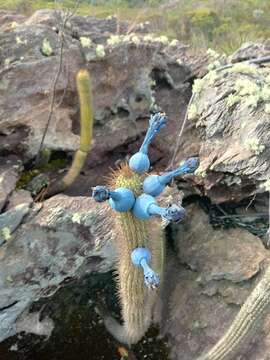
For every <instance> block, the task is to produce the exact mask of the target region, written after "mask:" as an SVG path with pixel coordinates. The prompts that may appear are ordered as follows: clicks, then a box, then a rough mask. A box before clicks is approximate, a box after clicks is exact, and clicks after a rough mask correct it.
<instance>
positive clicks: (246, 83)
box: [234, 79, 260, 96]
mask: <svg viewBox="0 0 270 360" xmlns="http://www.w3.org/2000/svg"><path fill="white" fill-rule="evenodd" d="M234 89H235V90H236V92H237V94H238V95H240V96H245V95H256V94H258V93H259V92H260V88H259V86H258V85H257V84H255V82H254V81H251V80H248V79H237V80H236V82H235V86H234Z"/></svg>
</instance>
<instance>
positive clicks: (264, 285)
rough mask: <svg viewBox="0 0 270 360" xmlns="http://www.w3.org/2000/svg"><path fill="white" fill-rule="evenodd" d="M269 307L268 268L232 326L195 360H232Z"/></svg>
mask: <svg viewBox="0 0 270 360" xmlns="http://www.w3.org/2000/svg"><path fill="white" fill-rule="evenodd" d="M269 307H270V266H269V267H268V268H267V270H266V272H265V274H264V275H263V277H262V279H261V280H260V282H259V283H258V285H257V286H256V287H255V289H254V290H253V291H252V293H251V294H250V296H249V297H248V299H247V300H246V302H245V303H244V305H243V306H242V307H241V309H240V311H239V313H238V314H237V316H236V318H235V319H234V321H233V323H232V325H231V326H230V328H229V329H228V331H227V332H226V333H225V334H224V335H223V337H222V338H221V339H220V340H219V341H218V342H217V344H216V345H215V346H213V348H212V349H210V350H209V351H208V352H207V353H206V354H204V355H202V356H200V357H199V358H198V359H197V360H232V359H235V358H236V357H235V356H236V355H237V352H238V351H239V349H240V348H241V347H242V346H243V345H244V344H245V342H246V341H247V340H248V339H250V337H251V336H252V335H254V334H255V331H256V329H257V328H258V327H259V326H260V325H261V323H262V321H263V320H264V319H265V316H266V313H267V312H268V311H269Z"/></svg>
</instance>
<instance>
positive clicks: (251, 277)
mask: <svg viewBox="0 0 270 360" xmlns="http://www.w3.org/2000/svg"><path fill="white" fill-rule="evenodd" d="M174 239H175V246H176V249H177V254H178V255H177V257H176V256H175V255H173V254H172V253H169V256H168V264H167V269H166V273H167V281H166V279H165V288H164V291H163V295H162V303H163V304H164V306H163V312H162V320H161V324H162V332H163V333H164V334H167V335H168V336H169V343H170V344H171V346H172V351H171V359H173V360H174V359H175V360H176V359H179V360H180V359H181V360H194V359H196V358H197V357H198V356H199V355H200V354H201V353H202V352H204V351H205V350H206V349H209V348H210V347H211V346H212V345H214V344H215V343H216V341H217V340H219V338H220V337H221V336H222V335H223V333H224V332H225V331H226V330H227V329H228V327H229V325H230V324H231V322H232V320H233V319H234V317H235V315H236V314H237V312H238V310H239V307H240V305H241V304H243V302H244V301H245V299H246V298H247V296H248V294H249V293H250V292H251V290H252V288H253V287H254V286H255V284H256V283H257V282H258V280H259V279H260V276H261V268H262V267H263V266H264V265H265V264H266V263H269V261H270V255H269V251H267V250H265V249H264V247H263V245H262V243H261V240H260V239H258V238H256V237H255V236H253V235H251V234H250V233H249V232H247V231H245V230H242V229H230V230H213V229H212V227H211V225H209V224H208V217H207V215H206V214H205V213H204V212H203V211H202V210H201V209H199V208H198V207H197V206H196V205H192V206H189V208H188V216H187V218H186V220H185V222H184V223H183V224H182V225H181V226H179V227H177V230H176V233H175V235H174ZM167 304H169V306H167ZM269 330H270V327H269V317H267V319H266V320H265V325H264V329H258V332H257V334H256V337H255V338H254V339H253V341H252V343H251V344H246V346H245V348H244V349H242V350H243V351H242V353H241V354H242V355H241V356H240V357H239V358H238V359H241V360H267V359H269V357H268V355H267V354H268V353H269V352H270V348H269V335H268V332H269Z"/></svg>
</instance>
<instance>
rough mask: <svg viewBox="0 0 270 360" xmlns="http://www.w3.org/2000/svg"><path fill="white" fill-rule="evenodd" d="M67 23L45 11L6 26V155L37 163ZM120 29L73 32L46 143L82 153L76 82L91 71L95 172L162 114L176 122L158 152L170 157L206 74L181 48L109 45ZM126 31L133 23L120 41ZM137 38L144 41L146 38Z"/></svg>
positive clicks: (2, 67) (74, 24)
mask: <svg viewBox="0 0 270 360" xmlns="http://www.w3.org/2000/svg"><path fill="white" fill-rule="evenodd" d="M6 17H7V15H6ZM60 17H61V13H59V12H58V13H57V12H54V11H53V10H40V11H37V12H36V13H35V14H33V15H32V16H31V17H30V18H28V19H24V18H22V19H20V21H18V23H16V25H14V22H13V23H12V22H10V23H9V22H8V21H7V19H6V20H5V21H3V24H2V28H1V30H2V35H1V39H0V46H1V55H0V81H1V86H0V94H4V95H5V96H1V100H0V108H1V111H0V132H1V135H2V139H1V138H0V140H1V141H2V142H3V146H5V148H6V150H7V151H11V152H13V153H17V154H19V155H20V156H22V157H23V159H29V158H33V157H34V156H35V155H36V153H37V151H38V148H39V144H40V140H41V137H42V134H43V131H44V128H45V125H46V122H47V118H48V113H49V110H50V101H51V90H52V84H53V80H54V78H55V76H56V73H57V71H58V66H59V54H60V43H59V36H58V28H59V26H58V23H59V18H60ZM117 24H118V22H117V21H116V19H115V18H112V19H108V20H101V19H100V20H99V19H95V18H92V17H81V16H75V17H74V18H72V19H71V20H70V22H69V23H68V24H67V29H66V35H65V43H64V49H63V64H62V68H61V72H60V75H59V80H58V82H57V84H56V107H55V110H54V112H53V117H52V120H51V123H50V126H49V130H48V133H47V136H46V138H45V147H47V148H49V149H52V150H63V151H74V150H75V149H76V148H77V146H78V142H79V137H78V134H79V109H78V99H77V94H76V85H75V75H76V73H77V71H78V70H79V69H80V68H82V67H86V68H87V69H89V70H90V73H91V76H92V84H93V94H94V108H95V115H94V117H95V131H94V133H95V141H94V145H93V150H92V155H91V157H90V160H89V162H91V164H92V166H93V163H95V162H96V163H97V162H100V161H101V159H103V158H104V154H106V153H108V152H110V151H112V150H114V149H115V148H117V147H120V146H122V145H126V144H128V143H129V142H130V141H131V140H134V139H136V137H138V136H140V135H142V134H143V132H144V131H145V129H146V126H147V120H146V117H148V116H149V110H150V109H151V107H155V106H156V107H161V108H162V109H163V110H164V111H166V112H167V113H168V115H169V116H170V117H171V124H170V125H169V126H168V129H167V130H165V135H164V136H167V139H166V141H163V142H162V141H160V143H158V144H157V147H158V149H160V150H159V151H161V152H163V153H166V152H167V154H166V155H167V156H169V153H168V150H170V147H169V144H171V142H172V135H173V136H175V131H173V129H175V128H176V127H177V128H178V127H179V124H178V122H179V105H180V103H182V104H183V107H185V105H186V101H187V96H186V90H187V89H188V88H189V86H190V84H189V81H190V79H192V78H193V77H194V74H196V73H198V71H199V70H198V69H199V68H200V62H199V66H198V59H196V61H195V60H194V59H192V57H189V56H188V54H187V53H186V48H185V47H183V46H181V45H179V46H178V47H177V46H176V47H170V46H169V45H167V44H162V43H159V42H149V41H148V42H147V41H144V42H143V41H141V42H140V43H139V44H136V43H134V42H132V40H131V39H130V40H128V41H125V42H124V41H123V42H120V43H118V44H116V45H107V42H106V41H107V39H108V38H110V36H111V35H113V34H116V32H117V31H118V30H119V29H118V25H117ZM0 25H1V23H0ZM126 30H127V23H125V22H123V23H121V22H120V33H119V34H120V35H121V34H122V33H123V34H126ZM134 31H136V29H135V30H134ZM137 35H138V36H139V37H140V39H143V33H141V32H140V31H139V30H138V32H137ZM137 35H136V36H137ZM82 39H87V41H88V42H86V43H85V41H83V40H82ZM135 39H136V38H135ZM44 41H46V42H47V43H48V44H49V47H50V49H49V52H48V53H46V49H45V50H44V48H43V45H44ZM89 41H90V43H89ZM98 45H99V46H103V47H104V54H103V53H102V52H101V53H99V52H98V47H97V46H98ZM179 59H181V63H179V61H178V60H179ZM173 99H175V101H173ZM172 103H173V105H172ZM180 116H182V115H181V114H180ZM170 140H171V141H170ZM0 145H1V143H0ZM93 154H95V155H93Z"/></svg>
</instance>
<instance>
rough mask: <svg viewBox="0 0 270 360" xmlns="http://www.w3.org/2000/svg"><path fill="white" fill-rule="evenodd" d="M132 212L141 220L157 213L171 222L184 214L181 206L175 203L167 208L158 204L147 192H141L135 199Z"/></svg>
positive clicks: (179, 218) (181, 217)
mask: <svg viewBox="0 0 270 360" xmlns="http://www.w3.org/2000/svg"><path fill="white" fill-rule="evenodd" d="M132 212H133V214H134V215H135V216H136V217H137V218H138V219H141V220H146V219H149V218H150V217H151V216H153V215H159V216H160V217H161V218H162V219H166V220H167V221H172V222H178V221H180V220H182V219H183V218H184V217H185V214H186V211H185V209H184V208H183V207H181V206H177V205H175V204H174V205H171V206H169V207H167V208H163V207H161V206H159V205H158V204H157V202H156V199H155V198H154V197H153V196H151V195H148V194H142V195H140V196H139V197H138V198H137V199H136V201H135V204H134V206H133V209H132Z"/></svg>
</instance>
